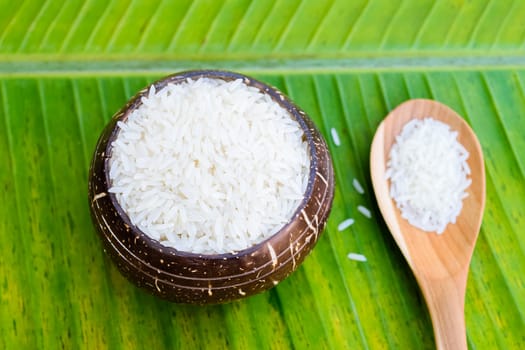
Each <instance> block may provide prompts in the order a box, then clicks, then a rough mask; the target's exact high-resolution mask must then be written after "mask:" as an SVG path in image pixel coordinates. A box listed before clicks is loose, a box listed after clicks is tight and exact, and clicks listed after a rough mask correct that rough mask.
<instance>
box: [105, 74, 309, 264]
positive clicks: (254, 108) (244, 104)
mask: <svg viewBox="0 0 525 350" xmlns="http://www.w3.org/2000/svg"><path fill="white" fill-rule="evenodd" d="M118 128H119V132H118V135H117V137H116V139H115V140H114V141H113V143H112V151H111V158H110V161H109V167H110V172H109V177H110V180H111V188H110V189H109V191H110V192H112V193H114V194H115V195H116V198H117V201H118V203H119V204H120V206H121V207H122V209H123V210H124V211H125V212H126V213H127V215H128V216H129V218H130V220H131V222H132V223H133V224H134V225H135V226H137V227H138V228H139V229H140V230H141V231H143V232H144V233H145V234H147V235H149V236H150V237H152V238H154V239H156V240H158V241H160V243H162V244H163V245H165V246H170V247H175V248H176V249H178V250H182V251H187V252H193V253H200V254H214V253H227V252H234V251H239V250H242V249H245V248H247V247H249V246H251V245H253V244H256V243H258V242H261V241H262V240H264V239H265V238H267V237H269V236H271V235H272V234H274V233H275V232H277V231H278V230H279V229H280V228H281V227H282V226H283V225H285V224H286V223H287V222H288V221H289V220H290V219H291V218H292V216H293V214H294V212H295V211H296V209H297V208H298V206H299V204H300V203H301V201H302V199H303V198H304V193H305V191H306V187H307V182H308V174H309V166H310V161H309V156H308V147H307V143H306V141H305V137H304V133H303V131H302V129H301V127H300V126H299V124H298V122H297V121H295V120H294V119H292V117H291V115H290V114H289V113H288V112H287V111H286V110H284V109H283V108H282V107H280V106H279V105H278V104H277V103H276V102H274V101H273V100H272V99H271V97H270V96H269V95H267V94H264V93H262V92H261V91H260V90H258V89H256V88H254V87H249V86H247V85H246V84H245V83H244V82H243V81H241V80H235V81H230V82H226V81H223V80H220V79H209V78H200V79H197V80H191V79H188V80H186V81H185V82H183V83H180V84H168V85H167V86H166V87H165V88H163V89H161V90H160V91H155V89H154V87H153V86H152V87H151V89H150V91H149V93H148V96H147V97H143V98H142V105H141V106H140V107H138V108H137V109H135V110H134V111H133V112H132V113H131V114H130V115H129V117H128V119H127V120H126V121H124V122H118Z"/></svg>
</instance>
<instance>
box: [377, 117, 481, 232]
mask: <svg viewBox="0 0 525 350" xmlns="http://www.w3.org/2000/svg"><path fill="white" fill-rule="evenodd" d="M468 156H469V154H468V152H467V150H466V149H465V148H464V147H463V146H462V145H461V144H460V143H459V142H458V141H457V132H456V131H452V130H450V128H449V126H448V125H447V124H444V123H442V122H440V121H437V120H434V119H432V118H426V119H422V120H419V119H413V120H411V121H410V122H408V123H407V124H406V125H405V126H404V127H403V130H402V131H401V133H400V134H399V135H398V136H397V138H396V142H395V144H394V145H393V146H392V148H391V151H390V158H389V161H388V164H387V172H386V175H387V178H389V179H390V196H391V197H392V198H393V199H394V201H395V202H396V204H397V207H398V208H399V209H400V211H401V215H402V217H404V218H405V219H407V220H408V221H409V222H410V224H412V225H413V226H415V227H417V228H419V229H421V230H424V231H429V232H436V233H438V234H441V233H443V231H444V230H445V228H446V226H447V225H448V224H449V223H455V222H456V218H457V216H458V215H459V213H460V212H461V208H462V204H463V202H462V201H463V198H465V197H466V196H467V193H466V192H465V190H466V189H467V187H468V186H470V183H471V179H469V178H467V177H468V175H469V174H470V168H469V166H468V164H467V162H466V160H467V158H468Z"/></svg>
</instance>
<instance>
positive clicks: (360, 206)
mask: <svg viewBox="0 0 525 350" xmlns="http://www.w3.org/2000/svg"><path fill="white" fill-rule="evenodd" d="M357 210H359V212H360V213H361V214H363V215H364V216H366V217H367V218H369V219H370V218H371V217H372V213H370V210H368V208H365V207H363V206H362V205H358V206H357Z"/></svg>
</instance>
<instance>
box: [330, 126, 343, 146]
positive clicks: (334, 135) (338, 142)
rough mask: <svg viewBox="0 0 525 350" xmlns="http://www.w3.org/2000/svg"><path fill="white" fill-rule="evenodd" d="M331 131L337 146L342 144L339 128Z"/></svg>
mask: <svg viewBox="0 0 525 350" xmlns="http://www.w3.org/2000/svg"><path fill="white" fill-rule="evenodd" d="M330 132H331V134H332V140H334V144H335V145H336V146H341V140H340V139H339V134H338V133H337V130H335V128H332V129H330Z"/></svg>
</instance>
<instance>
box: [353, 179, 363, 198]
mask: <svg viewBox="0 0 525 350" xmlns="http://www.w3.org/2000/svg"><path fill="white" fill-rule="evenodd" d="M352 185H354V188H355V190H356V191H357V192H358V193H359V194H364V193H365V190H364V189H363V186H361V184H360V183H359V180H357V179H356V178H354V180H353V181H352Z"/></svg>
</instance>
